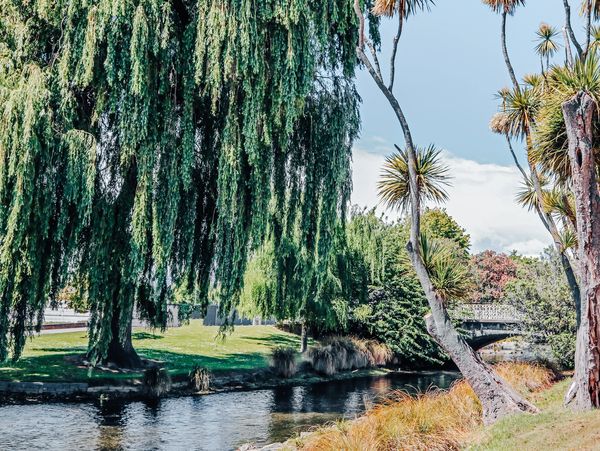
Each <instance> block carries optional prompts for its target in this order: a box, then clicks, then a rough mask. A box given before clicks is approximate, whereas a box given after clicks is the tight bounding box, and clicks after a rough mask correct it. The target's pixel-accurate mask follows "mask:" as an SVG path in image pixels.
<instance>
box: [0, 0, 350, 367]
mask: <svg viewBox="0 0 600 451" xmlns="http://www.w3.org/2000/svg"><path fill="white" fill-rule="evenodd" d="M356 36H357V34H356V17H355V16H354V13H353V10H352V4H351V2H350V1H344V2H339V1H335V0H328V1H320V2H307V1H304V0H285V1H284V0H265V1H261V2H254V1H250V0H240V1H237V2H230V1H225V0H198V1H187V0H174V1H163V0H99V1H95V2H89V1H86V0H70V1H67V0H56V1H53V2H48V1H45V0H34V1H24V0H20V1H19V0H0V202H1V207H0V359H1V360H4V359H6V358H8V357H9V356H11V355H12V357H13V358H18V357H19V356H20V354H21V351H22V349H23V346H24V343H25V339H26V336H27V334H28V331H29V330H31V328H32V327H33V328H37V329H38V330H39V328H40V324H41V321H42V319H43V309H44V307H45V306H46V305H47V304H48V302H52V300H53V299H55V297H56V294H57V293H58V291H59V290H60V288H61V287H62V286H63V285H64V283H65V280H67V278H69V277H71V276H73V275H77V280H81V281H82V282H81V284H80V289H81V290H84V291H85V295H86V296H87V297H88V299H89V305H90V308H91V312H92V317H91V323H90V330H89V355H90V357H91V359H92V360H93V361H94V362H99V361H103V362H107V361H108V362H113V363H116V364H117V365H119V366H124V367H136V366H139V365H140V363H141V362H140V359H139V357H138V356H137V354H136V352H135V350H134V349H133V347H132V345H131V320H132V315H133V313H134V310H137V311H138V312H139V314H140V315H141V316H142V317H143V318H145V319H147V320H148V321H150V323H151V324H153V325H155V326H159V327H164V326H165V324H166V319H167V309H166V304H167V300H168V298H169V296H170V292H171V286H173V285H174V284H177V286H185V287H186V289H189V290H191V291H193V293H194V295H195V296H196V297H197V299H198V300H200V301H202V300H204V299H206V292H207V290H208V288H209V286H211V285H215V286H217V287H218V291H219V293H220V302H221V307H222V309H225V310H230V309H231V308H233V307H234V306H235V304H236V301H237V299H238V293H239V291H240V288H241V286H242V283H243V275H244V271H245V265H246V260H247V257H248V253H249V252H251V251H252V249H255V248H257V247H258V246H259V245H260V244H261V243H263V242H264V241H265V240H270V241H272V243H273V252H274V255H275V256H276V262H277V264H276V266H275V268H274V269H275V272H276V274H277V278H278V280H285V279H286V278H287V275H286V274H288V273H289V272H290V271H295V266H293V261H292V257H290V253H289V252H288V251H287V250H288V249H289V247H290V246H291V245H292V244H293V245H294V246H295V247H296V250H297V252H296V253H295V254H297V255H301V256H302V257H303V259H305V260H306V261H307V262H309V263H307V264H306V265H305V266H304V267H305V268H307V269H306V271H308V273H309V275H310V277H309V278H307V283H309V284H310V286H311V288H312V289H313V291H316V292H318V290H319V287H320V286H322V281H321V280H320V278H321V277H322V275H321V274H323V270H324V268H325V267H326V265H327V264H328V263H327V262H328V261H329V259H330V256H329V253H330V249H331V243H332V240H333V230H334V228H332V225H333V224H338V223H339V221H342V220H343V216H344V205H345V201H346V198H347V196H348V192H349V160H350V143H351V141H352V139H353V137H354V135H355V133H356V130H357V128H358V118H357V109H356V103H357V96H356V94H355V92H354V89H353V86H352V77H353V71H354V65H355V60H356V57H355V53H354V46H355V44H354V43H355V41H356ZM310 262H312V263H310ZM309 280H310V282H308V281H309Z"/></svg>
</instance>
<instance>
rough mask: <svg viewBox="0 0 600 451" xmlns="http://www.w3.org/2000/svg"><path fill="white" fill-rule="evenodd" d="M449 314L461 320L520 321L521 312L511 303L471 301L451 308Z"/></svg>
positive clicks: (521, 317) (521, 318)
mask: <svg viewBox="0 0 600 451" xmlns="http://www.w3.org/2000/svg"><path fill="white" fill-rule="evenodd" d="M450 316H452V317H453V318H455V319H460V320H463V321H480V322H493V321H498V322H521V321H522V320H523V314H522V313H521V312H519V310H517V309H516V308H515V307H514V306H512V305H505V304H491V303H485V304H482V303H479V304H476V303H471V304H460V305H458V306H457V307H455V308H453V309H452V310H451V312H450Z"/></svg>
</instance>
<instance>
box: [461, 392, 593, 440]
mask: <svg viewBox="0 0 600 451" xmlns="http://www.w3.org/2000/svg"><path fill="white" fill-rule="evenodd" d="M569 383H570V381H569V380H567V381H563V382H561V383H559V384H556V385H554V386H553V387H552V388H551V389H549V390H546V391H543V392H541V393H538V394H537V395H536V396H535V398H534V402H535V403H536V405H537V406H538V407H539V408H540V409H541V410H542V413H541V414H539V415H518V416H513V417H509V418H506V419H504V420H502V421H500V422H498V423H497V424H495V425H494V426H492V427H489V428H482V429H480V430H479V431H477V432H476V433H475V434H473V437H472V439H471V440H470V442H471V443H473V445H471V446H470V447H469V448H467V449H469V450H499V451H500V450H502V451H505V450H513V449H514V450H520V451H525V450H536V451H539V450H558V449H560V450H563V449H564V450H592V449H600V411H594V412H584V413H574V412H572V411H570V410H568V409H565V408H564V407H563V406H562V400H563V396H564V394H565V393H566V391H567V388H568V385H569Z"/></svg>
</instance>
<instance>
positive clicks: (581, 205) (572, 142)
mask: <svg viewBox="0 0 600 451" xmlns="http://www.w3.org/2000/svg"><path fill="white" fill-rule="evenodd" d="M595 113H596V105H595V103H594V100H593V99H592V98H591V97H590V95H589V94H587V93H585V92H580V93H578V94H577V95H576V96H575V97H573V98H572V99H570V100H568V101H567V102H565V103H564V104H563V115H564V119H565V125H566V128H567V138H568V142H569V161H570V163H571V179H572V186H573V191H574V194H575V207H576V212H577V238H578V251H579V265H580V270H579V275H580V284H579V288H580V294H581V320H580V324H579V328H578V330H577V348H576V351H575V376H574V380H573V385H572V387H571V389H570V390H569V393H568V394H567V398H566V400H565V401H566V402H567V403H569V402H571V401H572V402H573V405H574V407H575V408H576V409H580V410H581V409H590V408H592V407H600V196H599V194H598V178H597V174H596V161H595V158H594V149H593V144H592V140H593V120H594V117H596V114H595Z"/></svg>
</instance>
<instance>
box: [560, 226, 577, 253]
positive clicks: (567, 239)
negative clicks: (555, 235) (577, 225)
mask: <svg viewBox="0 0 600 451" xmlns="http://www.w3.org/2000/svg"><path fill="white" fill-rule="evenodd" d="M560 244H561V245H562V247H563V249H577V234H576V233H575V231H574V230H573V229H571V228H565V229H564V230H562V231H561V233H560Z"/></svg>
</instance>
